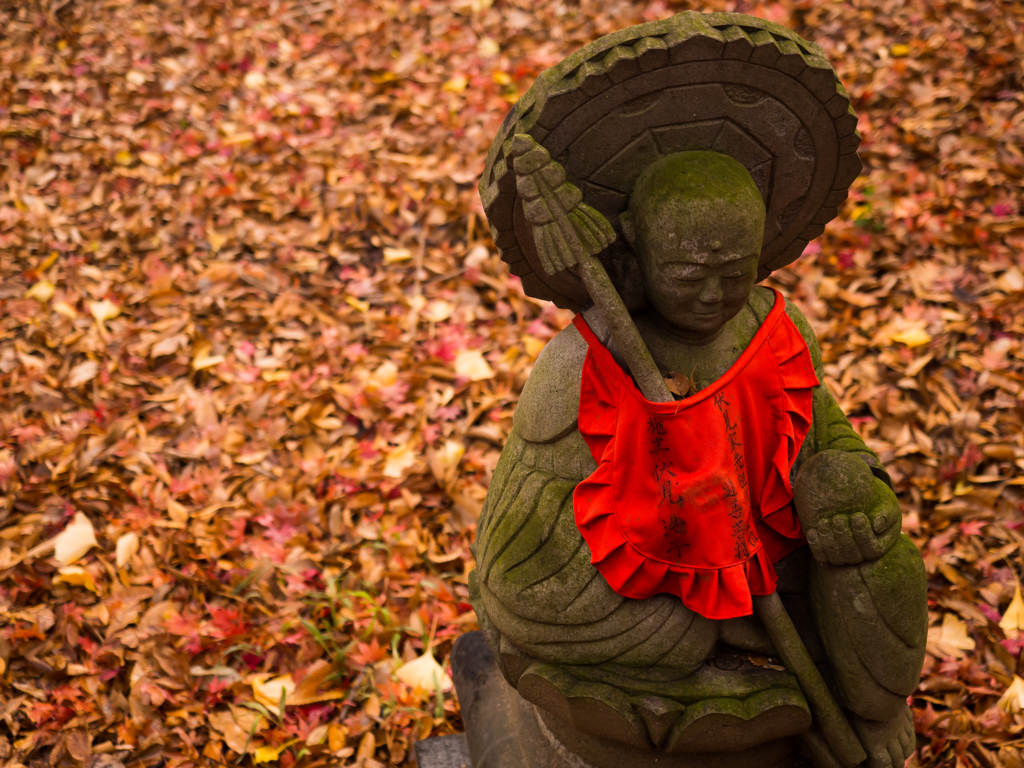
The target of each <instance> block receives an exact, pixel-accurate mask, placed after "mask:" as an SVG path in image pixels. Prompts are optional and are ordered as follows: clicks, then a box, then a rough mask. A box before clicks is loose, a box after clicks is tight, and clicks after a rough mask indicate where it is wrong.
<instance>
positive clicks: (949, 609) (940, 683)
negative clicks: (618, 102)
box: [0, 0, 1024, 768]
mask: <svg viewBox="0 0 1024 768" xmlns="http://www.w3.org/2000/svg"><path fill="white" fill-rule="evenodd" d="M690 9H693V10H704V11H738V12H743V13H750V14H753V15H756V16H761V17H763V18H767V19H770V20H772V21H776V22H779V23H781V24H783V25H786V26H788V27H790V28H792V29H794V30H795V31H797V32H798V33H799V34H801V35H803V36H805V37H807V38H808V39H811V40H813V41H814V42H817V43H819V44H821V45H822V46H823V47H824V48H825V50H826V52H827V53H828V56H829V57H830V59H831V61H832V62H833V64H834V65H835V67H836V69H837V71H838V73H839V75H840V77H841V79H842V81H843V83H844V84H845V86H846V88H847V89H848V91H849V92H850V94H851V96H852V98H853V104H854V107H855V109H856V110H857V111H858V113H859V114H860V132H861V134H862V136H863V144H862V146H861V157H862V159H863V161H864V165H865V170H864V173H863V175H862V176H861V177H860V178H859V179H858V180H857V181H856V182H855V184H854V186H853V190H852V194H851V196H850V199H849V201H848V202H847V203H846V205H845V207H844V208H843V209H842V212H841V214H840V216H839V218H838V219H836V220H835V221H833V222H832V223H831V224H829V226H828V229H827V231H826V233H825V235H824V236H823V237H821V238H819V239H818V240H817V241H815V242H813V243H812V244H811V245H810V246H809V247H808V249H807V251H806V252H805V255H804V257H803V258H802V259H801V260H799V261H798V262H796V263H795V264H794V265H793V266H792V267H791V268H789V269H785V270H782V271H781V272H778V273H776V274H775V275H773V277H772V278H771V284H773V285H775V286H776V287H779V288H780V289H782V290H783V291H784V293H786V295H788V296H789V297H791V298H792V299H793V300H794V301H796V302H797V303H798V304H799V306H800V307H801V309H802V310H803V312H804V313H805V314H806V315H807V317H808V318H809V319H810V321H811V323H812V324H813V326H814V328H815V330H816V332H817V334H818V336H819V338H820V340H821V344H822V350H823V355H824V359H825V363H826V371H827V383H828V384H829V386H830V387H831V388H832V390H833V392H835V393H836V395H837V397H838V399H839V401H840V403H841V404H842V406H843V407H844V409H845V410H846V413H847V414H849V416H850V417H851V420H852V421H853V423H854V424H855V425H856V427H857V429H858V430H859V431H860V432H861V434H862V435H863V436H864V437H865V439H866V440H867V441H868V444H869V445H870V446H871V447H872V448H874V449H875V450H876V451H877V452H878V453H879V454H880V456H881V457H882V459H883V461H884V462H885V463H886V466H887V467H888V469H889V471H890V472H891V473H892V476H893V479H894V480H895V482H896V487H897V491H898V493H899V497H900V501H901V504H902V506H903V510H904V530H905V531H906V532H907V533H909V534H910V535H911V537H913V538H914V540H915V542H916V543H917V544H918V546H920V547H921V549H922V551H923V553H924V556H925V562H926V564H927V568H928V573H929V578H930V599H931V604H930V610H931V623H932V629H931V631H930V634H929V655H928V657H927V660H926V664H925V672H924V677H923V680H922V683H921V687H920V689H919V691H918V692H917V694H915V696H914V698H913V707H914V712H915V717H916V724H917V731H918V744H919V749H918V753H917V755H915V757H914V758H912V761H911V762H912V763H913V764H914V765H916V766H972V767H974V766H977V767H979V768H994V767H995V766H1019V765H1022V764H1024V762H1022V758H1021V752H1020V747H1021V745H1024V739H1022V736H1021V734H1022V731H1024V715H1022V714H1021V711H1022V710H1024V680H1022V679H1021V678H1020V677H1018V676H1017V675H1018V673H1019V672H1021V663H1020V662H1021V650H1022V648H1024V636H1021V634H1020V632H1021V630H1024V599H1022V598H1021V595H1020V587H1019V577H1020V574H1021V572H1022V570H1024V561H1022V558H1021V544H1022V542H1024V536H1022V533H1021V525H1022V524H1024V435H1022V419H1024V401H1022V388H1024V347H1022V331H1024V272H1022V269H1024V262H1022V255H1021V254H1022V248H1024V217H1022V209H1021V204H1022V197H1024V193H1022V184H1021V182H1022V172H1024V154H1022V140H1024V104H1022V100H1024V93H1022V88H1021V76H1022V72H1024V68H1022V55H1024V53H1022V52H1024V6H1022V5H1021V4H1019V3H1016V2H1009V1H1003V2H999V1H998V0H959V1H958V2H941V1H940V0H915V2H912V3H903V2H897V1H895V0H853V1H849V0H848V1H845V2H835V1H827V0H800V1H799V2H788V1H787V2H778V3H770V4H751V3H746V2H734V1H732V0H729V1H725V0H715V1H714V2H708V3H706V4H700V5H698V4H696V3H691V2H663V1H662V0H657V1H656V2H651V3H642V2H625V1H623V2H592V1H589V0H580V1H579V2H536V1H534V0H494V1H493V2H492V0H452V1H451V2H434V1H433V0H408V1H407V2H389V1H388V0H377V1H376V2H373V3H370V2H363V0H325V1H324V2H288V1H287V0H269V1H268V0H254V1H253V2H246V3H240V2H238V3H236V2H215V1H207V0H198V1H191V0H190V1H188V2H178V3H173V4H172V3H151V2H137V1H135V0H50V1H49V2H0V765H5V766H8V767H10V768H19V766H23V765H24V766H28V767H29V768H43V767H44V766H46V767H49V766H69V767H70V766H90V767H92V766H100V767H101V768H122V767H123V766H135V767H138V766H144V767H145V768H163V766H169V767H174V768H178V767H179V766H180V767H184V766H192V765H245V766H254V765H256V764H264V763H265V764H280V765H282V766H285V768H290V767H291V766H294V765H300V764H301V765H302V766H304V767H305V766H310V767H312V766H339V765H344V766H349V765H358V766H361V767H362V768H375V767H376V766H380V765H394V766H399V765H409V764H411V763H412V760H413V753H412V745H413V743H414V742H415V741H416V740H417V739H421V738H424V737H426V736H428V735H431V734H433V735H437V734H444V733H451V732H453V731H456V730H459V729H460V728H461V721H460V717H459V708H458V703H457V701H456V699H455V697H454V693H453V692H451V691H450V690H449V688H450V680H449V679H448V677H447V675H446V674H445V671H444V666H445V665H446V660H447V657H448V654H449V652H450V650H451V645H452V641H453V640H454V638H456V637H457V636H458V635H459V634H461V633H463V632H465V631H467V630H471V629H475V628H476V620H475V616H474V614H473V612H472V609H471V608H470V606H469V604H468V602H467V596H468V590H467V586H466V576H467V573H468V572H469V571H470V570H472V568H473V559H472V555H471V554H470V551H469V544H470V542H471V541H472V538H473V532H474V528H475V524H476V519H477V516H478V515H479V511H480V506H481V503H482V500H483V497H484V494H485V491H486V488H487V484H488V480H489V477H490V473H491V472H492V470H493V468H494V465H495V463H496V461H497V458H498V455H499V452H500V449H501V446H502V444H503V441H504V439H505V437H506V435H507V434H508V431H509V429H510V425H511V416H512V412H513V409H514V407H515V403H516V399H517V397H518V393H519V391H520V389H521V388H522V385H523V383H524V382H525V380H526V377H527V375H528V374H529V372H530V369H531V366H532V364H533V362H534V360H535V359H536V356H537V354H538V353H539V352H540V350H541V349H542V348H543V346H544V344H545V343H546V342H547V341H548V340H549V339H550V338H551V337H552V336H553V335H554V334H555V333H557V332H558V331H559V330H560V329H561V328H563V327H564V326H565V325H566V324H567V323H568V322H569V321H570V319H571V316H570V315H569V314H568V313H567V312H564V311H561V310H557V309H555V308H554V307H553V306H551V305H549V304H546V303H544V302H538V301H535V300H533V299H530V298H527V297H526V296H525V295H524V294H523V292H522V289H521V287H520V285H519V282H518V279H517V278H514V277H511V276H510V275H509V274H508V272H507V270H506V269H505V267H504V265H503V264H502V263H501V262H500V261H499V260H498V257H497V255H496V250H495V249H494V247H493V244H492V242H491V240H490V235H489V234H488V227H487V224H486V221H485V219H484V217H483V213H482V208H481V204H480V201H479V198H478V195H477V192H476V183H477V180H478V176H479V174H480V173H481V171H482V168H483V160H484V155H485V153H486V151H487V148H488V146H489V144H490V141H491V139H492V138H493V136H494V134H495V132H496V131H497V128H498V126H499V125H500V123H501V121H502V119H503V118H504V116H505V114H506V112H507V111H508V110H509V108H510V107H511V105H512V103H514V102H515V101H516V99H517V98H518V97H519V96H520V95H522V94H523V93H524V92H525V91H526V90H527V89H528V88H529V87H530V85H531V83H532V82H533V80H534V79H535V78H536V76H537V75H538V74H539V73H540V72H542V71H543V70H544V69H546V68H548V67H550V66H552V65H553V64H555V63H557V62H558V61H560V60H561V59H562V58H564V57H565V56H567V55H568V54H570V53H572V52H573V51H574V50H576V49H577V48H579V47H581V46H582V45H584V44H586V43H588V42H590V41H592V40H594V39H596V38H598V37H600V36H601V35H604V34H607V33H610V32H612V31H615V30H617V29H620V28H622V27H625V26H628V25H632V24H637V23H640V22H643V21H651V20H656V19H661V18H666V17H668V16H670V15H672V14H674V13H677V12H680V11H683V10H690ZM439 665H440V666H439ZM435 681H436V683H435Z"/></svg>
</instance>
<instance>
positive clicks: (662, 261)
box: [632, 198, 764, 342]
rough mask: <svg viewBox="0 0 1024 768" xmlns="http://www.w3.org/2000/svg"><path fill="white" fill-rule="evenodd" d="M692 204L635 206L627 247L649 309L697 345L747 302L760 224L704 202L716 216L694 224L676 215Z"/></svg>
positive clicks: (730, 209) (689, 218)
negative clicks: (639, 271) (639, 274)
mask: <svg viewBox="0 0 1024 768" xmlns="http://www.w3.org/2000/svg"><path fill="white" fill-rule="evenodd" d="M695 202H697V201H694V200H692V198H691V200H690V201H688V203H684V202H682V201H679V202H678V203H677V202H676V201H673V200H668V201H665V202H664V203H663V204H661V205H658V206H657V207H655V208H654V210H645V209H644V207H642V206H641V207H640V210H638V211H636V216H635V219H634V221H635V236H634V237H633V241H634V242H633V243H632V245H633V249H634V251H635V252H636V253H637V256H639V258H640V264H641V267H642V272H643V278H644V288H645V292H646V294H647V299H648V301H649V303H650V305H651V308H652V309H653V310H654V311H655V312H657V313H658V315H659V316H660V317H661V319H662V320H663V321H664V323H665V324H666V325H667V326H668V327H669V329H670V330H672V331H675V332H676V333H677V334H678V335H679V336H680V337H681V338H684V339H689V340H692V341H697V342H699V341H702V340H704V339H709V338H713V337H714V336H715V335H716V334H717V333H718V331H719V330H721V328H722V326H724V325H725V324H726V323H727V322H728V321H729V320H731V319H732V318H733V317H735V316H736V314H737V313H738V312H739V311H740V310H741V309H742V308H743V305H744V304H745V303H746V302H747V298H748V297H749V296H750V291H751V290H752V289H753V287H754V281H755V277H756V274H757V262H758V257H759V255H760V252H761V238H762V232H763V227H764V218H763V213H762V214H761V215H760V216H758V215H756V212H753V211H752V212H748V211H746V210H745V207H743V206H740V207H734V206H729V205H722V204H721V203H720V202H718V203H712V202H711V201H706V203H708V204H710V205H717V210H716V215H714V216H711V217H708V216H700V217H696V218H697V220H698V221H699V220H701V219H703V221H704V222H705V223H703V224H698V223H696V222H695V221H694V219H695V217H693V216H692V215H680V209H679V207H678V206H680V205H684V204H689V205H693V204H694V203H695ZM698 204H699V203H698ZM762 210H763V209H762ZM750 213H754V214H755V215H750ZM709 219H710V220H711V221H710V223H707V222H708V220H709Z"/></svg>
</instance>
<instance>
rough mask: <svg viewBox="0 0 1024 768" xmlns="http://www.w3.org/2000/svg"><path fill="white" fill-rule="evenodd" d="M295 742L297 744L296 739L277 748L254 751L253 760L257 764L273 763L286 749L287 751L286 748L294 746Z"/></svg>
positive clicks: (263, 748)
mask: <svg viewBox="0 0 1024 768" xmlns="http://www.w3.org/2000/svg"><path fill="white" fill-rule="evenodd" d="M296 742H298V739H292V740H291V741H286V742H285V743H284V744H282V745H281V746H279V747H260V748H259V749H257V750H256V754H255V755H254V759H255V761H256V762H257V763H273V762H276V761H277V759H278V758H279V757H280V756H281V753H282V752H284V751H285V750H286V749H288V747H290V746H291V745H292V744H295V743H296Z"/></svg>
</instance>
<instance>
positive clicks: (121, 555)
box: [115, 531, 139, 568]
mask: <svg viewBox="0 0 1024 768" xmlns="http://www.w3.org/2000/svg"><path fill="white" fill-rule="evenodd" d="M115 550H116V553H117V554H116V557H117V567H118V568H124V567H125V566H126V565H128V563H130V562H131V559H132V558H133V557H135V555H136V554H137V553H138V551H139V537H138V535H137V534H136V533H134V532H132V531H129V532H128V533H124V534H121V535H120V536H118V538H117V545H116V547H115Z"/></svg>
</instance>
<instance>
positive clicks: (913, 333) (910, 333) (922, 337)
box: [889, 327, 932, 347]
mask: <svg viewBox="0 0 1024 768" xmlns="http://www.w3.org/2000/svg"><path fill="white" fill-rule="evenodd" d="M889 338H890V339H892V340H893V341H896V342H899V343H900V344H906V345H907V346H908V347H919V346H921V345H922V344H927V343H928V342H930V341H931V340H932V337H931V336H930V335H929V333H928V331H926V330H925V329H924V328H919V327H914V328H908V329H907V330H905V331H901V332H900V333H895V334H893V335H892V336H890V337H889Z"/></svg>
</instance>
